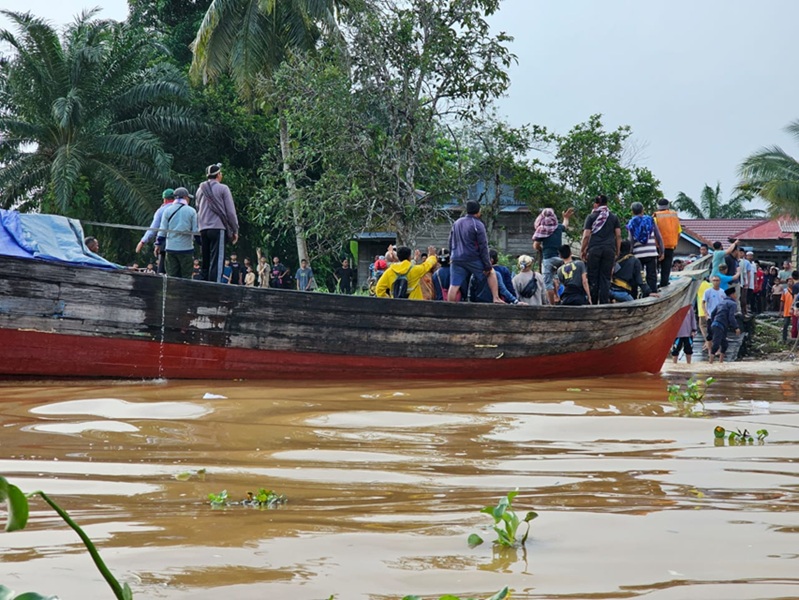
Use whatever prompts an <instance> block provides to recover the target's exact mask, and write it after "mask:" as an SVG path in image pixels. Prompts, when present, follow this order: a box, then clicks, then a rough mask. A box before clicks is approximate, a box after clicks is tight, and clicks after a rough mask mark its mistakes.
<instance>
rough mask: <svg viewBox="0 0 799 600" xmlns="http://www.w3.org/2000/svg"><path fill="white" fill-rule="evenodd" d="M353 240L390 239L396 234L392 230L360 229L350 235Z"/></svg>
mask: <svg viewBox="0 0 799 600" xmlns="http://www.w3.org/2000/svg"><path fill="white" fill-rule="evenodd" d="M352 238H353V239H355V240H374V241H381V240H382V241H387V242H388V241H392V240H396V239H397V234H396V233H395V232H393V231H362V232H361V233H356V234H355V235H354V236H352Z"/></svg>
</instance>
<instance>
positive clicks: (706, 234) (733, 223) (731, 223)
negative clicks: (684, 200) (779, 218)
mask: <svg viewBox="0 0 799 600" xmlns="http://www.w3.org/2000/svg"><path fill="white" fill-rule="evenodd" d="M768 222H769V220H768V219H680V224H681V225H682V227H683V229H684V230H686V233H688V234H689V235H691V234H694V235H693V237H695V238H697V239H701V240H702V241H705V242H707V243H711V244H712V243H713V242H721V244H722V246H724V247H727V246H728V245H729V239H730V238H733V239H734V238H737V237H739V235H740V234H741V233H743V232H744V231H749V230H751V229H754V228H755V227H758V226H759V225H764V224H766V223H768ZM748 239H755V238H748ZM757 239H765V238H757ZM774 239H776V237H775V238H774Z"/></svg>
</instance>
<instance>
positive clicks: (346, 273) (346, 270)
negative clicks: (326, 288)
mask: <svg viewBox="0 0 799 600" xmlns="http://www.w3.org/2000/svg"><path fill="white" fill-rule="evenodd" d="M333 276H334V277H335V278H336V285H337V286H338V291H339V293H341V294H351V293H352V283H353V280H354V279H355V272H354V271H353V269H352V268H350V261H349V260H347V259H346V258H345V259H344V260H342V261H341V266H340V267H339V268H337V269H336V270H335V272H334V273H333Z"/></svg>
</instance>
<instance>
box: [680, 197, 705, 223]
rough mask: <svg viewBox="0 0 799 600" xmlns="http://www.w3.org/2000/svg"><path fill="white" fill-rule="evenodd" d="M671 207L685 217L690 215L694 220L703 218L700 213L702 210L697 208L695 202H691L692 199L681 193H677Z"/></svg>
mask: <svg viewBox="0 0 799 600" xmlns="http://www.w3.org/2000/svg"><path fill="white" fill-rule="evenodd" d="M672 206H673V207H674V209H675V210H678V211H681V212H684V213H685V214H687V215H690V216H691V217H693V218H694V219H704V218H705V216H704V214H703V212H702V209H701V208H699V206H697V204H696V202H694V201H693V199H692V198H689V197H688V196H686V195H685V194H684V193H683V192H679V193H678V194H677V197H676V198H675V199H674V202H673V203H672Z"/></svg>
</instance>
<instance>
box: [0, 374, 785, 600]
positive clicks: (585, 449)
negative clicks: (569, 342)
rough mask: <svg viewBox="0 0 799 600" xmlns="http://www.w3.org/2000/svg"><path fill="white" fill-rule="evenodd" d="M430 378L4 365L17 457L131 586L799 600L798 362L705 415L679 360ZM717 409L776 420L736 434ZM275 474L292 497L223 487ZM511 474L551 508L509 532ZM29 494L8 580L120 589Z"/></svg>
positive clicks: (74, 599) (47, 589) (43, 586)
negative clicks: (143, 379) (46, 373)
mask: <svg viewBox="0 0 799 600" xmlns="http://www.w3.org/2000/svg"><path fill="white" fill-rule="evenodd" d="M430 368H435V363H434V362H431V365H430ZM411 376H412V373H408V377H409V380H408V381H391V382H382V383H367V384H358V385H341V384H330V385H323V384H313V383H305V382H298V383H294V384H290V383H268V382H266V383H260V382H259V383H253V382H221V381H220V382H207V381H203V382H171V381H170V382H148V383H138V382H137V383H131V382H112V383H109V382H91V383H57V384H55V383H13V384H12V383H5V384H2V385H0V398H2V404H0V474H3V475H4V476H6V477H7V478H8V479H9V480H10V481H11V482H12V483H15V484H16V485H18V486H19V487H20V488H22V489H23V491H26V492H30V491H34V490H37V489H41V490H44V491H45V492H47V493H49V494H50V495H51V496H53V497H54V498H55V499H56V500H57V501H58V502H59V503H60V504H61V505H62V506H63V507H64V508H65V509H66V510H68V511H69V513H70V514H71V515H72V516H73V517H74V518H75V519H76V520H77V521H78V522H79V523H80V524H82V525H83V526H84V527H85V529H86V531H87V533H88V534H89V536H90V537H91V538H92V539H93V540H95V542H97V544H98V546H99V548H100V551H101V554H102V556H103V557H104V559H105V560H106V562H107V563H108V565H109V567H110V568H111V570H112V571H113V572H114V573H115V574H116V575H117V577H118V578H119V579H120V580H122V581H124V582H127V583H129V584H130V586H131V587H132V588H133V591H134V596H135V597H136V598H147V599H149V598H165V599H174V600H178V599H180V600H183V599H189V598H191V599H194V600H204V599H209V600H210V599H214V600H216V599H218V598H220V597H223V598H231V599H237V600H238V599H243V600H247V599H256V598H257V599H261V598H270V599H278V600H282V599H289V598H290V599H292V600H325V599H328V598H330V597H331V596H333V597H335V598H336V599H337V600H351V599H352V600H366V599H372V600H389V599H397V600H399V599H401V598H402V597H403V596H404V595H406V594H418V595H420V596H422V597H424V598H425V599H430V598H438V597H439V596H441V595H443V594H447V593H449V594H457V595H460V596H463V597H470V596H474V597H477V598H486V597H488V596H490V595H491V594H493V593H495V592H497V591H498V590H500V589H501V588H503V587H504V586H509V587H510V588H511V590H512V591H513V598H514V599H519V598H535V599H566V598H569V599H584V598H590V599H593V600H597V599H605V598H638V597H641V598H647V599H648V600H650V599H651V600H667V599H669V600H672V599H673V600H677V599H679V600H691V599H700V598H702V599H722V598H723V599H725V600H736V599H741V600H744V599H746V600H752V599H756V598H757V599H777V598H783V599H785V598H799V442H797V440H798V439H799V394H798V393H797V386H796V384H795V379H794V378H793V377H786V376H782V375H778V376H769V375H766V376H761V377H760V378H759V380H755V378H754V376H752V375H746V372H745V369H744V368H740V369H735V370H732V369H730V371H729V372H727V373H725V375H724V377H723V378H721V380H720V381H719V382H717V383H716V384H714V385H713V386H711V387H710V388H709V390H708V396H707V398H706V408H705V412H704V413H703V414H702V415H701V416H693V417H690V416H680V415H679V414H677V413H675V412H674V410H673V409H672V407H671V405H669V402H668V400H667V396H668V393H667V390H666V386H667V385H668V384H669V383H682V382H684V381H685V377H686V375H684V374H680V373H672V374H669V375H663V376H635V377H622V378H605V379H581V380H573V381H548V382H513V383H474V382H470V383H468V384H464V385H461V386H456V385H453V384H449V383H448V384H435V383H429V382H424V383H422V382H414V381H412V380H411V379H410V378H411ZM716 425H721V426H723V427H725V428H727V429H732V430H735V429H736V428H740V429H744V428H746V429H749V430H750V431H754V430H757V429H761V428H765V429H767V430H768V432H769V436H768V438H767V439H766V440H765V442H764V443H763V444H758V443H757V442H755V443H754V444H753V445H744V446H734V445H733V446H730V445H728V444H726V443H724V444H723V445H718V443H717V442H716V441H715V440H714V436H713V429H714V427H715V426H716ZM201 470H205V472H204V474H202V473H201V472H200V471H201ZM259 488H267V489H273V490H275V491H277V492H279V493H282V494H285V495H286V496H287V498H288V503H287V504H286V505H284V506H281V507H279V508H277V509H270V510H258V509H254V508H250V507H244V506H231V507H228V508H224V509H215V508H212V507H211V506H210V505H209V503H208V501H207V496H208V494H209V493H218V492H221V491H222V490H227V491H228V494H229V496H230V497H231V498H232V499H239V498H243V497H245V495H246V493H247V492H248V491H257V490H258V489H259ZM515 489H518V491H519V495H518V496H517V498H516V499H515V500H514V502H513V505H514V509H515V510H516V511H517V513H519V514H520V515H524V514H526V513H527V512H528V511H530V510H535V511H536V512H538V514H539V517H538V518H537V519H536V520H535V521H533V522H532V523H531V528H530V536H529V538H528V540H527V543H526V545H525V547H524V548H523V549H506V550H503V549H500V548H496V547H493V546H492V543H491V542H492V541H493V539H494V537H495V536H494V534H493V532H492V531H491V529H490V527H489V525H490V524H491V522H492V521H491V518H490V517H489V516H488V515H486V514H481V513H480V512H479V511H480V509H481V508H482V507H483V506H486V505H489V504H491V505H494V504H496V503H497V501H498V499H499V498H500V497H501V496H504V495H505V494H506V493H507V492H509V491H512V490H515ZM31 509H32V513H31V519H30V523H29V526H28V528H27V529H26V530H24V531H20V532H14V533H0V583H2V584H5V585H7V586H9V587H11V588H12V589H15V590H16V591H17V592H18V593H21V592H23V591H37V592H40V593H46V594H58V595H59V596H60V598H61V599H62V600H78V599H85V598H91V599H101V598H110V597H112V595H111V592H110V590H109V589H108V588H107V587H106V585H105V583H104V582H103V580H102V579H101V577H100V575H99V574H98V573H97V571H96V570H95V569H94V566H93V564H92V562H91V559H90V557H89V556H88V554H87V553H86V552H85V550H84V549H83V547H82V545H81V543H80V541H79V539H78V538H77V536H76V534H75V533H74V532H73V531H72V530H70V529H68V528H67V527H66V525H64V524H63V522H61V520H60V519H59V518H58V517H57V515H55V514H54V513H53V512H52V511H51V510H49V508H48V507H47V506H46V505H45V504H44V502H43V501H42V500H41V499H32V500H31ZM3 520H4V519H3ZM521 530H522V531H523V530H524V526H522V528H521ZM471 533H478V534H480V535H481V536H482V537H483V538H484V539H485V543H484V544H482V545H480V546H477V547H474V548H470V547H469V545H468V544H467V538H468V536H469V535H470V534H471Z"/></svg>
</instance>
